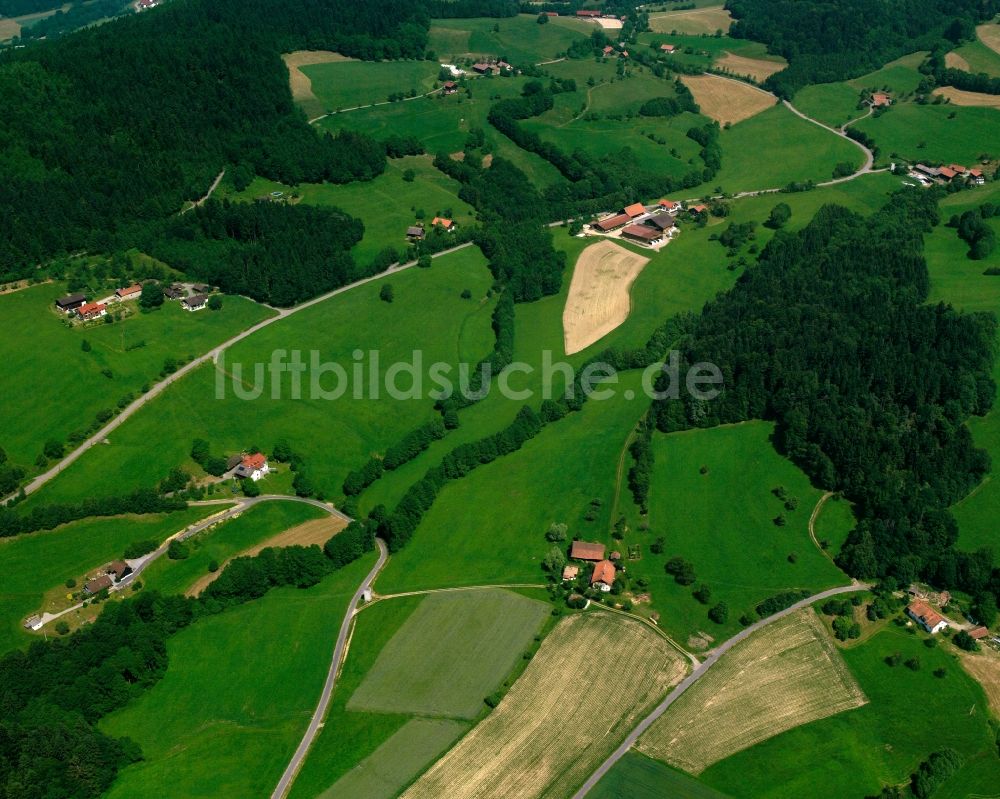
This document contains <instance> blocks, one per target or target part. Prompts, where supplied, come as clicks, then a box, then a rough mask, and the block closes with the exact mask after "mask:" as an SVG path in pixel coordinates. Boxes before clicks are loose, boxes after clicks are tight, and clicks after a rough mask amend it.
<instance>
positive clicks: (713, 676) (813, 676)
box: [638, 608, 868, 775]
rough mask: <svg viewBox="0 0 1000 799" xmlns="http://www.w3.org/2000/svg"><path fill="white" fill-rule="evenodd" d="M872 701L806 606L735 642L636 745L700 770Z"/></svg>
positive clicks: (687, 768)
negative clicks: (814, 722) (729, 651)
mask: <svg viewBox="0 0 1000 799" xmlns="http://www.w3.org/2000/svg"><path fill="white" fill-rule="evenodd" d="M867 702H868V699H867V698H866V697H865V695H864V693H863V692H862V691H861V688H860V687H859V686H858V684H857V682H856V681H855V680H854V677H853V675H852V674H851V672H850V671H849V670H848V668H847V664H846V663H844V661H843V659H842V657H841V655H840V652H838V651H837V648H836V647H835V646H834V644H833V641H832V639H831V638H830V636H829V634H828V633H827V632H826V630H825V629H823V625H822V622H821V621H820V619H819V617H818V616H817V615H816V614H815V612H814V611H812V610H811V609H808V608H807V609H805V610H803V611H801V612H799V613H795V614H792V615H791V616H788V617H786V618H784V619H782V620H780V621H777V622H775V623H774V624H770V625H768V626H767V627H765V628H764V629H763V630H761V631H760V632H758V633H756V634H755V635H752V636H751V637H750V638H748V639H747V640H746V641H743V642H741V643H739V644H737V645H736V646H735V647H734V648H733V650H732V652H731V653H729V654H727V655H726V656H725V657H723V658H722V659H721V660H720V661H719V662H718V663H717V664H716V665H715V666H713V667H712V668H711V669H710V670H709V672H708V673H707V674H706V675H705V676H704V677H703V678H702V679H701V680H699V681H698V682H697V683H696V684H695V685H694V686H693V687H692V688H691V689H690V690H689V691H687V693H685V694H684V695H683V696H682V697H681V698H680V699H678V700H677V702H676V703H675V704H674V705H673V706H672V707H671V708H670V709H669V710H668V711H667V712H666V713H665V714H664V715H663V716H661V717H660V718H659V719H658V720H657V721H656V722H655V723H654V724H653V726H652V727H650V728H649V730H648V731H647V732H646V734H645V735H643V736H642V737H641V738H640V739H639V742H638V748H639V751H641V752H643V753H644V754H646V755H648V756H649V757H654V758H656V759H657V760H662V761H664V762H666V763H669V764H670V765H672V766H676V767H677V768H681V769H683V770H684V771H687V772H690V773H691V774H695V775H697V774H700V773H701V772H702V771H704V770H705V769H706V768H708V767H709V766H710V765H712V764H713V763H717V762H718V761H720V760H723V759H725V758H727V757H729V756H730V755H733V754H735V753H736V752H740V751H742V750H744V749H747V748H749V747H751V746H753V745H754V744H756V743H759V742H760V741H764V740H767V739H768V738H772V737H774V736H775V735H778V734H779V733H782V732H784V731H785V730H790V729H792V728H794V727H798V726H799V725H801V724H806V723H807V722H810V721H815V720H817V719H822V718H826V717H827V716H832V715H834V714H836V713H840V712H842V711H844V710H851V709H853V708H857V707H861V706H862V705H864V704H866V703H867Z"/></svg>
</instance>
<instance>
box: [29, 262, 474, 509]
mask: <svg viewBox="0 0 1000 799" xmlns="http://www.w3.org/2000/svg"><path fill="white" fill-rule="evenodd" d="M491 283H492V278H491V276H490V274H489V272H488V271H487V269H486V262H485V258H484V257H483V256H482V254H481V253H480V252H479V250H478V249H476V248H475V247H467V248H465V249H463V250H460V251H458V252H455V253H452V254H449V255H446V256H443V257H441V258H437V259H435V260H434V264H433V266H432V267H431V268H430V269H420V268H417V267H414V268H412V269H409V270H406V271H404V272H400V273H398V274H395V275H392V276H389V277H386V278H383V279H382V280H378V281H374V282H372V283H370V284H367V285H363V286H360V287H358V288H355V289H352V290H351V291H349V292H347V293H345V294H342V295H339V296H337V297H335V298H333V299H331V300H328V301H326V302H323V303H320V304H318V305H314V306H312V307H311V308H308V309H306V310H303V311H301V312H300V313H297V314H295V315H294V316H291V317H289V318H288V319H285V320H282V321H280V322H276V323H275V324H273V325H271V326H269V327H267V328H265V329H264V330H261V331H260V332H259V333H257V334H255V335H254V336H252V337H250V338H249V339H247V340H244V341H242V342H240V343H239V344H238V345H237V346H235V347H234V348H231V349H230V350H227V351H226V353H225V362H224V363H222V362H220V363H219V364H205V365H204V366H202V367H200V368H199V369H197V370H195V371H194V372H193V373H192V374H190V375H188V376H186V377H185V378H184V379H183V380H180V381H178V383H177V384H176V385H174V386H171V388H170V390H169V391H167V392H165V393H164V394H163V395H162V396H159V397H157V398H156V399H155V400H153V401H152V402H151V403H150V404H149V406H148V407H146V408H144V409H143V410H142V412H140V413H138V414H136V416H134V417H133V418H131V419H129V420H128V421H127V422H126V423H125V424H123V425H122V426H121V427H120V428H119V429H118V430H116V431H115V432H114V434H113V435H112V436H111V437H110V443H109V444H107V445H106V446H102V447H94V448H92V449H91V450H89V451H88V452H87V453H86V454H85V455H84V456H83V457H82V458H80V460H79V461H77V462H76V463H74V464H73V465H72V466H71V467H70V468H68V469H67V470H66V471H65V472H63V473H62V474H60V475H59V476H58V477H57V478H55V479H54V480H53V481H52V483H51V484H50V485H48V486H46V489H45V491H44V492H41V494H40V495H39V496H40V499H38V500H36V499H35V498H34V497H32V498H31V499H30V500H29V502H37V501H57V500H69V499H79V498H82V497H84V496H92V495H102V494H107V493H113V492H116V491H125V490H128V489H130V488H132V487H136V486H149V485H152V484H154V483H155V482H156V481H158V480H159V479H161V478H162V477H164V476H165V475H166V474H167V473H168V472H169V470H170V469H171V468H173V467H175V466H184V467H186V468H188V469H191V470H197V467H196V466H195V464H194V463H193V462H192V461H191V460H190V449H191V443H192V441H193V439H195V438H204V439H206V440H208V441H209V442H210V444H211V446H212V449H213V451H214V452H218V453H220V454H221V453H227V454H229V453H233V452H240V451H241V450H242V449H244V448H248V447H251V446H256V447H261V448H263V449H264V450H265V452H266V451H267V449H268V448H269V447H271V446H272V445H273V444H274V442H275V441H277V440H278V439H281V438H285V439H287V440H288V442H289V443H290V444H291V446H292V449H293V450H294V451H295V452H297V453H299V454H301V455H302V457H303V458H304V460H305V462H306V464H307V465H308V470H309V474H310V477H311V478H312V480H313V481H314V483H315V485H316V487H317V490H318V491H320V492H322V493H323V494H325V495H326V496H330V497H333V496H336V495H338V494H339V493H340V487H341V484H342V483H343V480H344V477H345V476H346V475H347V473H348V472H349V471H351V470H352V469H355V468H357V467H359V466H361V465H362V464H363V463H364V462H365V461H366V460H367V459H368V457H369V456H370V455H371V454H373V453H375V452H379V451H384V449H385V448H386V447H387V446H388V445H390V444H392V443H395V442H396V441H398V440H399V439H400V438H401V437H402V436H403V435H404V434H405V433H406V432H409V431H410V430H412V429H413V428H414V427H416V426H417V425H419V424H423V423H424V422H426V421H429V420H430V419H431V418H432V416H433V415H434V411H433V409H432V406H433V400H432V399H430V398H429V397H428V396H427V394H428V391H429V387H428V386H425V391H424V392H423V396H422V398H421V399H404V400H396V399H393V398H392V397H391V396H389V395H388V392H387V391H386V390H385V388H384V386H383V385H378V386H377V388H378V398H377V399H375V398H372V396H373V394H372V392H371V391H370V388H369V385H370V384H369V383H368V379H367V378H368V377H369V376H370V375H371V373H372V371H373V362H372V360H371V356H370V352H371V351H378V353H379V355H378V358H379V362H380V364H381V368H380V370H379V372H380V373H381V374H383V376H384V375H385V370H386V369H387V367H388V366H390V365H392V364H395V363H397V362H404V361H410V360H412V359H413V358H414V352H415V351H419V352H420V353H422V355H421V356H420V357H422V359H423V364H424V369H425V370H426V368H427V367H428V366H429V365H430V364H432V363H436V362H439V361H440V362H443V363H449V364H455V363H456V362H458V361H460V360H464V361H471V362H475V361H477V360H478V359H479V358H481V357H483V356H484V355H485V354H486V353H487V352H488V351H489V350H490V348H491V347H492V346H493V331H492V329H491V320H490V315H491V312H492V302H491V301H490V300H487V299H486V293H487V291H488V289H489V287H490V285H491ZM386 284H389V285H391V286H392V287H393V290H394V296H395V298H394V301H393V302H391V303H387V302H384V301H382V300H380V299H379V292H380V291H381V288H382V286H384V285H386ZM465 289H469V290H470V291H471V293H472V298H471V299H462V297H461V296H460V295H461V293H462V291H463V290H465ZM292 350H299V351H300V352H301V353H302V360H303V361H304V362H305V363H307V364H308V363H309V361H310V358H311V356H310V352H311V351H314V350H315V351H316V353H317V358H318V361H319V363H321V364H323V363H339V364H341V365H342V368H343V369H344V372H345V375H346V377H347V378H348V380H347V381H342V380H340V379H338V377H337V376H336V375H334V374H330V373H329V372H328V373H326V374H324V375H322V376H317V379H318V380H319V384H320V388H321V390H322V391H324V392H328V393H329V392H333V393H336V390H337V389H338V385H339V386H340V387H342V388H343V394H342V395H341V396H340V397H339V398H336V399H323V398H322V397H320V398H316V399H310V395H311V388H310V380H311V379H310V378H309V377H308V375H307V376H305V377H304V378H303V381H302V385H301V394H300V397H301V398H300V399H295V398H294V394H293V388H292V385H291V382H290V378H289V376H288V375H287V374H286V375H285V376H284V382H283V384H282V386H281V387H280V388H281V390H280V391H279V397H283V398H281V399H273V395H272V393H271V386H268V390H267V391H264V392H263V393H262V395H261V396H260V398H258V399H256V400H243V399H240V398H238V396H237V395H236V394H235V392H234V388H233V386H234V383H233V380H232V379H231V376H232V375H233V374H235V372H236V370H237V365H240V368H242V367H243V366H244V365H245V368H242V377H241V381H244V380H246V379H250V377H251V376H252V375H254V373H255V368H254V365H255V364H261V365H262V366H261V367H260V368H261V375H262V377H266V376H267V374H268V372H267V371H265V370H264V369H263V365H266V364H268V363H270V361H271V359H272V353H274V352H276V351H285V352H286V353H290V351H292ZM355 352H361V353H362V356H363V363H362V362H358V361H356V360H355V358H354V353H355ZM288 357H290V355H289V356H288ZM355 364H361V365H362V366H363V367H364V371H363V379H362V380H361V381H356V382H352V385H351V388H350V390H348V388H347V385H346V382H351V381H350V377H351V375H353V374H354V371H355ZM314 374H316V373H314ZM252 383H253V380H251V384H252ZM236 385H237V386H240V385H243V387H244V388H246V384H245V383H242V382H237V383H236ZM396 385H398V386H399V388H400V389H402V390H403V391H407V390H408V389H409V388H410V386H411V380H410V379H409V378H408V376H407V375H405V374H403V375H401V376H399V377H398V380H397V382H396ZM220 386H221V388H220ZM260 386H261V388H263V387H264V383H263V382H261V383H260ZM356 389H359V390H360V394H361V398H355V394H354V392H355V390H356ZM217 392H219V393H217ZM220 395H221V396H223V397H224V398H219V396H220ZM168 430H169V431H173V432H171V434H170V435H165V434H164V431H168ZM150 441H155V442H156V443H157V445H156V446H155V447H150V445H149V442H150ZM261 487H262V489H263V490H264V491H267V490H268V487H269V479H267V480H265V481H264V482H263V483H262V484H261Z"/></svg>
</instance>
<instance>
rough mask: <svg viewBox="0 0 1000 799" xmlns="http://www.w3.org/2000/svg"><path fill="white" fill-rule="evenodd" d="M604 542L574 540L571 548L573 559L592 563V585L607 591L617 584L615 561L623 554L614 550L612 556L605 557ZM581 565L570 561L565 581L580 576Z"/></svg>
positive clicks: (564, 573)
mask: <svg viewBox="0 0 1000 799" xmlns="http://www.w3.org/2000/svg"><path fill="white" fill-rule="evenodd" d="M604 553H605V546H604V544H600V543H595V542H591V541H574V542H573V544H572V546H571V547H570V550H569V556H570V558H571V559H572V560H579V561H583V562H584V563H586V564H591V572H590V587H591V588H596V589H597V590H599V591H602V592H604V593H607V592H609V591H610V590H611V588H612V586H614V584H615V576H616V574H617V569H616V567H615V564H614V561H616V560H620V559H621V554H620V553H618V552H612V553H611V556H610V558H605V557H604ZM581 568H584V567H583V566H581V565H578V564H575V563H570V564H568V565H567V566H566V567H565V568H564V569H563V574H562V578H563V581H566V582H568V581H572V580H576V579H577V578H578V577H579V576H580V569H581Z"/></svg>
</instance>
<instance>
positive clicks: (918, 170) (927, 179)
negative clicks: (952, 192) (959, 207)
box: [909, 164, 986, 186]
mask: <svg viewBox="0 0 1000 799" xmlns="http://www.w3.org/2000/svg"><path fill="white" fill-rule="evenodd" d="M909 176H910V177H911V178H913V179H914V180H916V181H918V182H919V183H920V184H921V185H924V186H931V185H934V184H938V185H946V184H963V183H964V184H969V185H972V186H982V185H983V184H985V183H986V176H985V175H984V174H983V170H981V169H978V168H971V169H970V168H967V167H964V166H962V165H961V164H946V165H943V166H927V165H925V164H916V165H914V166H913V167H912V168H911V169H910V172H909Z"/></svg>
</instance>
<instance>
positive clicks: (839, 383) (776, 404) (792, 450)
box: [656, 191, 1000, 607]
mask: <svg viewBox="0 0 1000 799" xmlns="http://www.w3.org/2000/svg"><path fill="white" fill-rule="evenodd" d="M936 202H937V197H936V196H935V192H933V191H931V192H905V191H901V192H899V193H897V194H896V195H895V196H894V197H893V198H892V200H891V202H890V204H889V205H887V206H886V207H885V208H884V209H883V210H882V211H880V212H878V213H877V214H875V215H874V216H872V217H871V218H869V219H867V220H865V219H862V218H860V217H858V216H857V215H856V214H854V213H852V212H850V211H848V210H846V209H844V208H840V207H837V206H826V207H824V208H823V209H821V210H820V212H819V213H818V214H817V215H816V217H815V219H814V220H813V221H812V222H811V223H810V224H809V225H808V227H806V228H805V229H804V230H803V231H801V232H800V233H796V234H787V233H785V232H781V231H779V233H778V234H777V235H776V237H775V238H774V239H773V240H772V241H771V242H770V243H769V244H768V246H767V247H766V248H765V250H764V252H763V254H762V256H761V259H760V263H759V265H758V266H757V268H755V269H752V270H750V271H748V272H746V273H744V274H743V275H742V276H741V278H740V280H739V282H738V283H737V285H736V286H735V288H734V289H733V290H732V291H730V292H728V293H727V294H725V295H722V296H720V297H719V298H718V299H717V300H715V301H714V302H712V303H710V304H709V305H708V306H706V307H705V309H704V311H703V313H702V315H701V317H700V319H699V320H698V323H697V325H696V327H695V329H694V332H693V335H692V336H691V338H690V340H689V341H688V342H687V343H686V344H685V346H684V347H683V348H682V353H683V358H684V360H685V361H686V362H687V363H697V362H702V361H707V362H710V363H714V364H716V365H718V366H719V368H720V369H721V370H722V373H723V375H724V388H723V389H722V391H721V393H720V394H719V396H718V397H716V398H715V399H712V400H698V399H695V398H692V397H690V396H685V397H684V398H683V401H676V400H669V399H666V400H662V401H660V402H658V403H657V407H656V411H657V421H658V426H659V427H660V429H661V430H665V431H671V430H678V429H683V428H687V427H691V426H698V427H707V426H712V425H716V424H723V423H730V422H737V421H743V420H746V419H755V418H763V419H770V420H774V421H775V422H776V423H777V429H776V434H775V443H776V445H777V446H778V448H779V449H780V450H781V451H783V452H784V453H785V454H787V455H788V456H789V457H790V458H791V459H792V460H794V461H795V462H796V463H797V464H799V465H800V466H801V467H802V468H803V469H804V470H805V471H806V473H807V474H809V476H810V477H811V478H812V479H813V480H814V481H815V482H816V483H817V484H818V485H820V486H822V487H824V488H827V489H830V490H835V491H842V492H843V493H844V495H845V496H847V497H848V498H849V499H850V500H851V501H853V502H854V503H855V506H856V511H857V514H858V518H859V519H860V521H859V524H858V525H857V528H856V529H855V530H854V531H853V532H852V533H851V535H850V538H849V539H848V541H847V543H846V545H845V546H844V548H843V551H842V552H841V554H840V557H839V563H840V565H841V566H842V567H843V568H844V569H845V570H846V571H847V572H848V573H849V574H851V575H853V576H856V577H865V578H872V577H874V578H886V577H889V578H893V579H895V580H897V581H899V582H900V583H902V584H908V583H909V581H910V580H913V579H916V578H922V579H927V580H931V581H932V582H937V583H939V584H942V585H945V586H948V587H952V588H955V587H957V588H961V589H964V590H966V591H968V592H969V593H970V594H973V595H974V596H981V597H982V601H983V602H986V603H989V601H990V599H991V598H990V597H987V596H986V594H988V593H990V592H994V593H995V592H997V591H998V590H1000V570H998V571H997V572H995V573H993V572H992V569H993V563H992V556H991V554H990V553H988V552H979V553H975V554H972V555H967V554H963V553H958V552H956V551H955V543H956V540H957V537H958V528H957V525H956V523H955V521H954V519H953V518H952V517H951V515H950V514H949V512H948V510H947V508H948V506H949V505H951V504H953V503H954V502H956V501H957V500H959V499H961V498H962V497H963V496H965V495H966V494H967V493H968V492H969V491H970V490H971V489H972V488H973V487H974V486H975V485H976V484H977V483H978V482H979V481H980V480H981V479H982V478H983V477H984V475H986V473H987V472H988V471H989V469H990V460H989V456H988V455H987V453H986V452H985V451H983V450H979V449H976V448H975V447H974V446H973V444H972V439H971V436H970V434H969V431H968V428H967V427H966V426H965V424H964V423H965V421H966V419H967V418H968V417H969V416H970V415H973V414H976V415H981V414H984V413H986V412H987V411H988V410H990V408H991V406H992V403H993V398H994V396H995V392H996V386H995V385H994V382H993V380H992V378H991V376H990V374H991V366H992V361H993V357H994V352H993V342H994V341H995V335H996V325H997V322H996V319H995V317H994V316H993V315H992V314H960V313H958V312H957V311H955V310H954V309H952V308H951V307H949V306H945V305H942V304H939V305H927V304H925V301H926V299H927V294H928V287H929V278H928V272H927V266H926V263H925V261H924V259H923V255H922V247H923V239H922V234H923V233H925V232H927V231H929V230H930V227H931V226H932V225H934V224H937V222H938V211H937V206H936ZM775 297H781V298H782V301H781V302H775V300H774V298H775ZM991 574H992V576H991ZM991 580H992V582H991ZM984 607H985V605H984Z"/></svg>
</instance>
